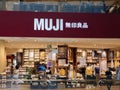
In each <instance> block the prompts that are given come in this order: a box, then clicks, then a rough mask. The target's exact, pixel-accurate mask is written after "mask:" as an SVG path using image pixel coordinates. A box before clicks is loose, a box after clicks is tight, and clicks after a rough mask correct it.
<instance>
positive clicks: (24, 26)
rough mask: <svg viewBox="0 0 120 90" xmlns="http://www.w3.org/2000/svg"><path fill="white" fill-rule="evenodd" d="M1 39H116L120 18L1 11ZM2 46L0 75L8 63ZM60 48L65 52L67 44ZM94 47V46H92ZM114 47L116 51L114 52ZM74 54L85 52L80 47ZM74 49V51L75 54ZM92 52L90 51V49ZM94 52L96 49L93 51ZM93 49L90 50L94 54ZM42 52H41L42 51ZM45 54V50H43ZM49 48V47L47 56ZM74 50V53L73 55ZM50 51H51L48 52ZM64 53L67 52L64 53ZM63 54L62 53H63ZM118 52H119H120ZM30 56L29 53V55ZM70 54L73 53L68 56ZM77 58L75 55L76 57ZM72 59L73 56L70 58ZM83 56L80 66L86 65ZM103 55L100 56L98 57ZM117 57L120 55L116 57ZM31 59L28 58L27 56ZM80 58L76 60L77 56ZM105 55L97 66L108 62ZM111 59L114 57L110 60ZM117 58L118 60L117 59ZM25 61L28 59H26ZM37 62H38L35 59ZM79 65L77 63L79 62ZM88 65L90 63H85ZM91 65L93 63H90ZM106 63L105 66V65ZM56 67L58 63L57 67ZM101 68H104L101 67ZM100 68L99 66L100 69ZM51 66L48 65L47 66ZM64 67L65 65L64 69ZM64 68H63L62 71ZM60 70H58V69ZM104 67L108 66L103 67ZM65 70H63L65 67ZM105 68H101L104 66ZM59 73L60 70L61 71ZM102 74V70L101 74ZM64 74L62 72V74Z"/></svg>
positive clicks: (102, 15) (0, 50)
mask: <svg viewBox="0 0 120 90" xmlns="http://www.w3.org/2000/svg"><path fill="white" fill-rule="evenodd" d="M0 17H1V19H0V25H1V26H0V30H1V33H0V37H21V38H22V37H23V38H24V37H30V38H43V39H44V38H53V39H54V38H62V39H65V38H68V39H69V38H70V39H71V38H77V39H78V38H81V39H82V38H91V39H94V38H96V39H117V40H119V38H120V31H119V30H120V26H119V25H120V23H119V21H120V18H119V14H98V13H97V14H85V13H83V14H81V13H53V12H49V13H47V12H45V13H42V12H15V11H14V12H12V11H1V12H0ZM5 43H6V42H4V41H2V40H1V46H0V56H1V63H2V64H1V65H0V68H1V69H0V72H3V70H4V69H5V67H6V65H7V62H6V52H5V49H6V47H5ZM59 48H65V49H68V48H69V45H67V46H66V45H62V46H61V45H60V46H59V45H58V49H59ZM93 48H94V47H93ZM116 48H117V49H118V50H119V47H116ZM116 48H115V49H116ZM108 49H109V48H102V49H101V48H100V49H98V51H99V50H101V51H102V52H103V53H104V50H105V51H106V52H108ZM29 50H30V49H27V48H24V49H23V51H24V54H25V53H27V51H29ZM32 50H34V51H37V50H38V52H39V49H32ZM71 50H73V53H74V55H77V54H79V55H80V56H81V54H82V53H81V50H82V51H83V52H84V51H85V50H84V49H83V48H82V49H79V48H76V47H74V48H72V49H71ZM74 50H75V51H74ZM90 50H91V49H90ZM94 50H96V49H94ZM94 50H93V51H94ZM112 50H113V49H112ZM41 51H42V50H41ZM43 51H44V50H43ZM49 51H50V48H49V46H48V54H49V55H50V54H51V53H49ZM76 51H77V53H75V52H76ZM50 52H51V51H50ZM58 52H59V56H58V58H56V59H57V60H58V59H60V60H61V59H66V58H67V59H66V60H68V57H67V56H66V55H65V57H64V58H63V56H64V55H61V56H62V58H61V57H60V53H61V54H62V51H58ZM65 52H66V53H67V51H66V50H65ZM66 53H65V54H66ZM88 53H89V54H92V53H91V51H89V49H88ZM119 53H120V52H119ZM32 54H33V53H31V55H32ZM71 54H72V53H71ZM79 55H78V56H79ZM71 56H72V55H71ZM84 56H86V55H83V54H82V57H83V58H81V59H80V60H82V61H80V62H81V63H83V64H84V63H85V62H86V61H85V62H83V61H84V59H85V58H84ZM101 56H102V55H101ZM119 56H120V55H119ZM30 57H31V56H30ZM72 57H74V56H72ZM78 58H79V57H78ZM106 58H107V56H106V55H105V57H104V55H103V57H102V58H100V59H101V60H103V62H100V61H98V62H99V63H104V59H105V61H106V60H107V59H108V58H107V59H106ZM112 58H113V57H112ZM116 58H117V57H116ZM118 58H119V57H118ZM48 59H49V60H48V63H49V64H50V63H51V62H50V61H51V57H49V56H48ZM75 60H76V61H75V62H74V59H73V62H72V63H73V65H74V67H73V68H74V69H75V68H76V67H75V65H76V64H77V59H75ZM24 61H25V58H24V59H23V62H24ZM26 61H27V60H26ZM38 61H39V60H38ZM57 62H60V65H61V64H62V65H63V63H64V64H68V61H65V62H64V61H63V62H61V61H57ZM80 62H79V63H80ZM88 62H89V61H88ZM92 63H93V62H92ZM106 63H107V62H105V63H104V64H106ZM58 66H59V64H58ZM103 66H104V65H103ZM103 66H101V67H103ZM50 67H51V66H50ZM65 67H66V66H65ZM65 67H64V68H65ZM60 68H61V67H60ZM105 68H107V67H105ZM65 69H66V68H65ZM103 69H104V67H103ZM61 72H62V71H61ZM101 72H102V71H101ZM61 74H63V73H61Z"/></svg>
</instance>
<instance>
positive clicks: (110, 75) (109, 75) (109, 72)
mask: <svg viewBox="0 0 120 90" xmlns="http://www.w3.org/2000/svg"><path fill="white" fill-rule="evenodd" d="M105 74H106V79H108V80H112V72H111V71H110V70H109V71H106V72H105ZM111 85H112V81H107V88H108V90H110V88H111Z"/></svg>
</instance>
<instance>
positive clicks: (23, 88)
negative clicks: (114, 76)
mask: <svg viewBox="0 0 120 90" xmlns="http://www.w3.org/2000/svg"><path fill="white" fill-rule="evenodd" d="M0 90H43V89H31V88H30V86H29V85H20V86H14V87H11V88H0ZM44 90H108V89H107V87H106V86H99V87H91V88H88V87H86V88H59V89H44ZM110 90H120V85H119V86H112V87H111V89H110Z"/></svg>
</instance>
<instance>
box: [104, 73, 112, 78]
mask: <svg viewBox="0 0 120 90" xmlns="http://www.w3.org/2000/svg"><path fill="white" fill-rule="evenodd" d="M105 74H106V79H112V73H111V71H106V72H105Z"/></svg>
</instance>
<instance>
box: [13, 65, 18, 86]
mask: <svg viewBox="0 0 120 90" xmlns="http://www.w3.org/2000/svg"><path fill="white" fill-rule="evenodd" d="M13 79H14V80H13V84H16V85H18V79H19V65H16V66H15V69H14V74H13Z"/></svg>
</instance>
